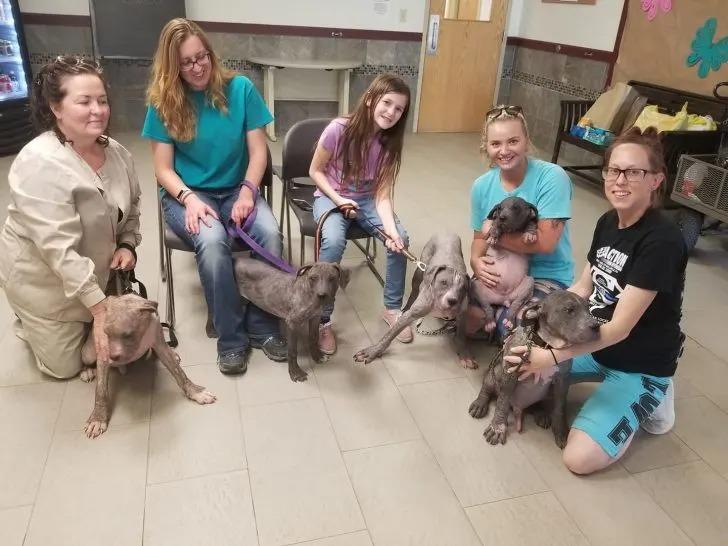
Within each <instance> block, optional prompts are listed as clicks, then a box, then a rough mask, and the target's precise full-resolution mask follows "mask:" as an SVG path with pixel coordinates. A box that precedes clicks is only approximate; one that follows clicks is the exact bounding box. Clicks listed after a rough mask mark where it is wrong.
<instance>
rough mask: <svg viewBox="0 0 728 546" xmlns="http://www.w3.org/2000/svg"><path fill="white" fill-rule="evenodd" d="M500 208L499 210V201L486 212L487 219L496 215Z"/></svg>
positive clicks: (492, 218)
mask: <svg viewBox="0 0 728 546" xmlns="http://www.w3.org/2000/svg"><path fill="white" fill-rule="evenodd" d="M500 210H501V205H500V203H498V204H497V205H496V206H495V207H493V210H491V211H490V212H489V213H488V220H494V219H495V217H496V215H497V214H498V213H499V212H500Z"/></svg>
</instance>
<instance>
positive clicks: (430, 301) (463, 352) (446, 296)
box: [354, 233, 478, 368]
mask: <svg viewBox="0 0 728 546" xmlns="http://www.w3.org/2000/svg"><path fill="white" fill-rule="evenodd" d="M420 260H421V261H422V262H424V263H425V264H427V269H426V270H425V272H424V273H423V272H422V271H420V269H416V270H415V273H414V276H413V277H412V291H411V292H410V296H409V299H408V300H407V304H406V305H405V306H404V310H403V312H402V315H400V317H399V318H398V319H397V322H395V323H394V324H393V325H392V327H391V328H390V329H389V331H388V332H387V333H386V334H384V337H382V339H380V340H379V342H377V343H375V344H374V345H372V346H370V347H367V348H366V349H362V350H361V351H359V352H358V353H356V354H355V355H354V360H355V361H356V362H363V363H364V364H368V363H369V362H371V361H372V360H374V359H375V358H377V357H379V356H381V355H382V353H383V352H384V351H385V350H386V349H387V347H389V344H390V343H392V340H393V339H394V338H395V337H397V334H399V333H400V332H401V331H402V330H403V329H404V328H405V326H407V325H409V324H412V323H413V322H414V321H415V320H417V319H419V318H421V317H424V316H425V315H428V314H432V315H434V316H436V317H439V318H444V319H456V325H457V328H456V332H455V348H456V350H457V354H458V357H459V359H460V364H461V365H462V366H463V367H465V368H477V367H478V365H477V363H476V362H475V359H473V357H472V355H471V354H470V350H469V349H468V347H467V345H466V342H465V311H466V309H467V307H468V286H469V284H470V279H469V278H468V272H467V270H466V269H465V260H464V259H463V249H462V244H461V242H460V237H458V236H457V235H455V234H454V233H445V234H441V235H434V236H433V237H432V238H431V239H430V240H429V241H427V244H425V248H424V249H422V255H421V256H420Z"/></svg>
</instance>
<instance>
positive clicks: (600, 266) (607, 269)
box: [589, 246, 629, 322]
mask: <svg viewBox="0 0 728 546" xmlns="http://www.w3.org/2000/svg"><path fill="white" fill-rule="evenodd" d="M596 255H597V263H596V264H595V265H593V266H592V267H591V274H592V285H593V286H594V290H593V291H592V294H591V296H589V312H590V313H591V314H592V315H594V311H596V310H597V309H604V308H607V307H611V306H612V305H614V304H616V303H617V301H619V297H620V296H621V295H622V292H623V291H624V287H623V286H621V285H620V284H619V281H618V280H617V276H616V275H617V274H619V273H621V271H622V268H624V264H625V263H627V259H628V258H629V256H627V255H626V254H625V253H623V252H620V251H619V250H615V249H613V248H611V247H609V246H603V247H601V248H599V249H597V253H596ZM613 312H614V310H613V309H610V310H609V311H608V312H607V313H606V314H608V315H609V316H610V317H611V315H612V313H613ZM599 314H600V315H602V317H600V316H596V315H595V316H596V318H597V319H598V320H599V321H600V322H608V320H609V319H607V318H603V315H605V313H604V312H601V313H599Z"/></svg>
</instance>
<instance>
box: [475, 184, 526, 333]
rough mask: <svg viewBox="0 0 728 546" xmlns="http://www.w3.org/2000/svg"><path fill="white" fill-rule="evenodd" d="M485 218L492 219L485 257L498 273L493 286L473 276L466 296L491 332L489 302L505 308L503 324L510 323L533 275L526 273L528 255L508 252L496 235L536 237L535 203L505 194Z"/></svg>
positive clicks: (493, 318) (493, 314)
mask: <svg viewBox="0 0 728 546" xmlns="http://www.w3.org/2000/svg"><path fill="white" fill-rule="evenodd" d="M488 219H489V220H492V224H491V228H490V231H489V232H488V233H487V239H486V241H487V243H488V249H487V251H486V253H485V255H486V257H488V258H491V259H493V261H494V262H495V264H494V268H495V269H496V271H497V272H498V273H499V274H500V277H499V278H498V284H497V285H496V286H494V287H490V286H486V284H485V283H483V282H482V281H479V280H477V279H476V280H475V281H474V282H473V283H471V285H470V298H471V300H472V301H473V302H477V303H478V304H479V305H480V306H481V307H482V309H483V311H484V312H485V324H484V329H485V331H486V332H491V331H492V330H493V328H495V312H494V310H493V307H492V306H493V305H503V306H505V307H507V308H508V310H507V311H506V316H505V321H504V324H505V326H506V327H508V328H509V329H510V328H512V327H513V323H514V322H515V317H516V313H518V311H519V309H520V308H521V307H523V305H524V304H525V303H526V302H527V301H528V300H530V299H531V296H532V295H533V278H531V277H529V276H528V257H527V256H525V255H523V254H518V253H516V252H511V251H510V250H506V249H504V248H500V247H499V246H498V239H500V236H501V235H502V234H504V233H522V234H523V241H524V242H526V243H533V242H535V241H536V238H537V234H536V230H537V222H538V212H537V211H536V207H534V206H533V205H531V204H530V203H528V202H527V201H525V200H524V199H521V198H520V197H507V198H506V199H504V200H503V201H501V202H500V203H499V204H498V205H496V206H495V207H494V208H493V210H492V211H490V214H488Z"/></svg>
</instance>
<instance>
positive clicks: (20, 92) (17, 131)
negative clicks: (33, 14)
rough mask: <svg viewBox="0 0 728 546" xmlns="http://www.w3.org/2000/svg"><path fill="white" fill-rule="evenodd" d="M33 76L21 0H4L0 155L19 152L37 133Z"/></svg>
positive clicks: (0, 2)
mask: <svg viewBox="0 0 728 546" xmlns="http://www.w3.org/2000/svg"><path fill="white" fill-rule="evenodd" d="M30 78H31V74H30V61H29V58H28V49H27V47H26V45H25V36H24V34H23V24H22V22H21V21H20V9H19V7H18V0H0V155H8V154H12V153H15V152H17V151H18V150H19V149H20V148H21V147H22V146H23V145H24V144H25V143H26V142H28V141H29V140H30V139H31V138H32V137H33V130H32V127H31V123H30V108H29V103H30V100H29V98H30V95H29V91H30Z"/></svg>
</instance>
